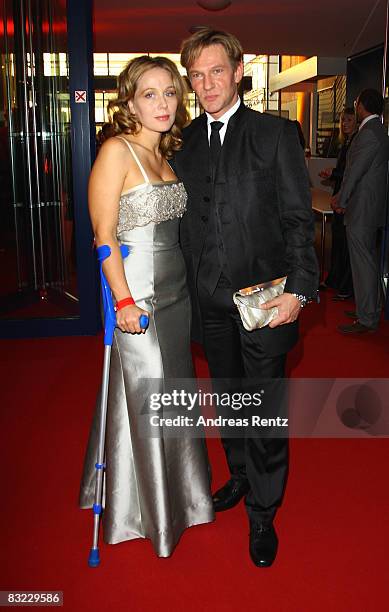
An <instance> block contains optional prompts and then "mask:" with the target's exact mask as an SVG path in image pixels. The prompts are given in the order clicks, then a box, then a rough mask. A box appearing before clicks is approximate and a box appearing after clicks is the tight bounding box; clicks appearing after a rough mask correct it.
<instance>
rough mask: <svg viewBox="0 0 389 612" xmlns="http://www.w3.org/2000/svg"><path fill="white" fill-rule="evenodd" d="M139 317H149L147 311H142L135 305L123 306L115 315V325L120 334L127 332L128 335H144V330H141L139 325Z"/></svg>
mask: <svg viewBox="0 0 389 612" xmlns="http://www.w3.org/2000/svg"><path fill="white" fill-rule="evenodd" d="M141 315H146V316H147V317H150V314H149V313H148V312H147V310H142V308H139V307H138V306H137V305H136V304H131V305H130V306H125V307H124V308H121V309H120V310H118V311H117V313H116V325H117V327H118V328H119V329H121V330H122V332H127V333H129V334H144V333H145V331H146V330H145V329H142V328H141V326H140V324H139V317H140V316H141Z"/></svg>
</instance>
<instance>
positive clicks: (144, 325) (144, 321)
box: [139, 314, 149, 329]
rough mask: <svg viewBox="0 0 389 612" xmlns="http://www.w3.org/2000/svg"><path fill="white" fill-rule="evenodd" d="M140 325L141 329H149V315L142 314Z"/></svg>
mask: <svg viewBox="0 0 389 612" xmlns="http://www.w3.org/2000/svg"><path fill="white" fill-rule="evenodd" d="M139 325H140V328H141V329H147V328H148V326H149V317H148V316H147V315H145V314H141V315H140V317H139Z"/></svg>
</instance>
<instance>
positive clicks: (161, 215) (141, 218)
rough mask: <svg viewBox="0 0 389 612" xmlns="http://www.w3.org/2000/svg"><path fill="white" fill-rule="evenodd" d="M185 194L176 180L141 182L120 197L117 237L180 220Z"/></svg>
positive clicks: (185, 198) (182, 186)
mask: <svg viewBox="0 0 389 612" xmlns="http://www.w3.org/2000/svg"><path fill="white" fill-rule="evenodd" d="M186 201H187V194H186V191H185V188H184V185H183V184H182V183H181V182H179V181H168V182H164V183H162V182H161V183H144V184H142V185H138V186H137V187H134V188H133V189H131V190H130V191H128V192H127V193H124V194H122V195H121V196H120V203H119V218H118V227H117V235H118V236H119V235H120V234H121V232H125V231H128V230H132V229H134V227H141V226H144V225H147V224H148V223H151V222H154V223H161V222H162V221H168V220H169V219H175V218H177V217H182V215H183V214H184V212H185V210H186Z"/></svg>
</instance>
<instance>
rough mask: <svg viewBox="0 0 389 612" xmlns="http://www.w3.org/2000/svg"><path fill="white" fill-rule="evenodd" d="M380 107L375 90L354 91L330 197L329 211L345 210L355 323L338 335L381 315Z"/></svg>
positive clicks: (383, 152)
mask: <svg viewBox="0 0 389 612" xmlns="http://www.w3.org/2000/svg"><path fill="white" fill-rule="evenodd" d="M383 109H384V100H383V97H382V95H381V94H380V93H379V92H378V91H376V90H375V89H364V90H363V91H362V92H361V93H360V94H359V96H358V99H357V100H356V106H355V111H356V114H357V118H358V121H359V122H360V126H359V130H358V134H357V135H356V136H355V137H354V139H353V142H352V144H351V146H350V148H349V151H348V154H347V160H346V169H345V173H344V177H343V182H342V186H341V189H340V191H339V192H338V193H337V194H336V195H335V196H333V198H332V207H333V208H334V210H335V211H337V212H341V213H344V224H345V226H346V233H347V242H348V248H349V253H350V263H351V271H352V276H353V284H354V295H355V305H356V313H355V317H356V320H355V321H354V323H353V324H352V325H339V327H338V329H339V331H340V332H341V333H343V334H361V333H366V332H371V331H374V330H376V329H377V327H378V324H379V319H380V313H381V288H380V278H379V252H378V249H377V236H378V229H379V228H381V227H383V226H384V225H385V220H386V195H387V174H388V159H389V138H388V135H387V130H386V128H385V127H384V126H383V125H382V122H381V115H382V112H383ZM349 314H351V316H353V314H354V313H349Z"/></svg>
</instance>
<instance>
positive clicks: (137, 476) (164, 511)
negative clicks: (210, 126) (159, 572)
mask: <svg viewBox="0 0 389 612" xmlns="http://www.w3.org/2000/svg"><path fill="white" fill-rule="evenodd" d="M126 143H127V144H128V145H129V143H128V141H126ZM129 148H130V150H131V153H132V154H133V155H134V158H135V160H136V162H137V164H138V166H139V168H140V170H141V172H142V174H143V176H144V179H145V183H144V184H142V185H138V186H137V187H134V188H133V189H131V190H130V191H129V192H127V193H125V194H122V196H121V198H120V207H119V221H118V231H117V234H118V239H119V241H120V243H121V244H127V245H128V246H129V247H130V255H129V256H128V257H127V258H126V259H125V260H124V269H125V274H126V278H127V282H128V286H129V287H130V290H131V293H132V295H133V297H134V299H135V301H136V302H137V304H138V305H139V306H140V307H141V308H143V309H145V310H147V311H148V312H150V314H151V316H150V325H149V328H148V330H147V331H146V333H145V334H140V335H137V334H127V333H123V332H121V331H120V330H119V329H116V330H115V336H114V342H113V345H112V355H111V367H110V382H109V396H108V413H107V431H106V471H105V482H104V496H103V497H104V498H103V505H104V512H103V518H102V521H103V531H104V541H105V542H107V543H109V544H116V543H118V542H123V541H125V540H132V539H135V538H150V540H151V541H152V544H153V546H154V549H155V552H156V553H157V555H158V556H161V557H167V556H169V555H170V554H171V553H172V551H173V549H174V547H175V545H176V544H177V542H178V540H179V538H180V536H181V534H182V532H183V530H184V529H185V528H187V527H190V526H192V525H198V524H200V523H208V522H210V521H212V520H213V519H214V512H213V507H212V500H211V495H210V476H209V466H208V459H207V452H206V445H205V442H204V440H202V439H199V438H189V437H180V438H172V437H165V438H162V437H159V438H157V437H146V436H144V435H138V434H137V424H138V423H139V418H140V415H139V412H140V407H142V406H143V404H144V402H145V400H146V399H147V397H149V395H150V387H149V385H148V384H147V381H145V379H147V378H150V379H151V378H152V379H158V382H157V383H156V384H157V386H158V387H159V391H160V392H163V386H164V379H172V378H191V377H193V365H192V359H191V354H190V316H191V314H190V302H189V296H188V291H187V287H186V278H185V264H184V261H183V257H182V253H181V250H180V247H179V244H178V225H179V218H180V217H181V216H182V215H183V213H184V211H185V206H186V192H185V189H184V186H183V184H182V183H180V182H178V181H171V182H165V183H150V181H149V179H148V177H147V174H146V173H145V171H144V169H143V167H142V166H141V164H140V162H139V160H138V158H137V157H136V155H135V153H134V151H133V149H132V147H131V146H130V145H129ZM155 391H156V387H155V380H154V384H153V388H152V392H155ZM98 423H99V402H97V409H96V412H95V416H94V420H93V424H92V429H91V432H90V436H89V442H88V447H87V452H86V457H85V464H84V472H83V478H82V482H81V489H80V506H81V508H91V507H92V505H93V503H94V493H95V462H96V457H97V444H98Z"/></svg>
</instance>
